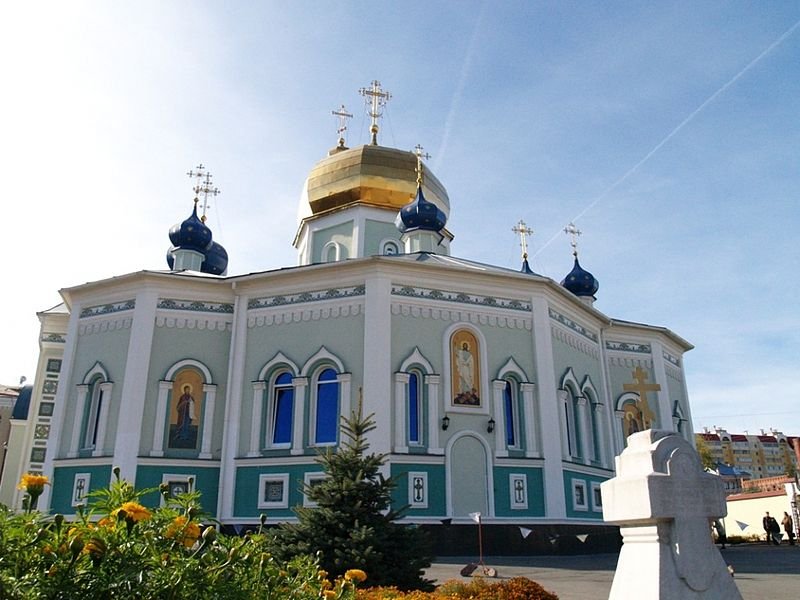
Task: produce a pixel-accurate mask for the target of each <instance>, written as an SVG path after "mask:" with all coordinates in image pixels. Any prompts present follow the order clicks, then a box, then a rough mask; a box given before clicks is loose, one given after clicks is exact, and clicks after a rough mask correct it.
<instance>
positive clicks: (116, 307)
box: [80, 299, 136, 319]
mask: <svg viewBox="0 0 800 600" xmlns="http://www.w3.org/2000/svg"><path fill="white" fill-rule="evenodd" d="M134 308H136V300H134V299H131V300H123V301H122V302H112V303H110V304H101V305H99V306H87V307H86V308H84V309H83V310H81V314H80V318H81V319H85V318H87V317H97V316H100V315H108V314H111V313H117V312H123V311H126V310H133V309H134Z"/></svg>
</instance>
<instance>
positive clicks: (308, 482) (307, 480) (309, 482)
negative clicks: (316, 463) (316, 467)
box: [303, 471, 327, 507]
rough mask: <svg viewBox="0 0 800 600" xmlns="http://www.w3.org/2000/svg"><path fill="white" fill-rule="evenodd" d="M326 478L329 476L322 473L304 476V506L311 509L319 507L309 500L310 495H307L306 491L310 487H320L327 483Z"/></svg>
mask: <svg viewBox="0 0 800 600" xmlns="http://www.w3.org/2000/svg"><path fill="white" fill-rule="evenodd" d="M326 477H327V476H326V475H325V473H324V472H322V471H317V472H313V473H306V474H305V475H304V476H303V483H304V484H305V485H304V486H303V506H310V507H314V506H317V503H316V502H314V501H313V500H311V499H309V497H308V494H306V490H307V489H308V488H310V487H311V488H313V487H314V486H315V485H319V484H320V483H322V482H323V481H325V478H326Z"/></svg>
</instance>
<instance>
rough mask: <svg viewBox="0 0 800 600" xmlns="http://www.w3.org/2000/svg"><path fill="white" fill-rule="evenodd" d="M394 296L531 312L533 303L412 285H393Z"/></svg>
mask: <svg viewBox="0 0 800 600" xmlns="http://www.w3.org/2000/svg"><path fill="white" fill-rule="evenodd" d="M392 295H393V296H406V297H409V298H421V299H423V300H441V301H444V302H458V303H460V304H473V305H478V306H489V307H492V308H507V309H510V310H519V311H526V312H530V310H531V303H530V302H526V301H524V300H516V299H512V298H499V297H496V296H482V295H479V294H466V293H464V292H449V291H445V290H436V289H429V288H422V287H416V286H410V285H392Z"/></svg>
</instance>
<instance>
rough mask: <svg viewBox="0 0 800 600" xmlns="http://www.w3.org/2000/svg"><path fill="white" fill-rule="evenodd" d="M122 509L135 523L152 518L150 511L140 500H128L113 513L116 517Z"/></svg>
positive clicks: (129, 519) (126, 516) (127, 517)
mask: <svg viewBox="0 0 800 600" xmlns="http://www.w3.org/2000/svg"><path fill="white" fill-rule="evenodd" d="M120 511H123V512H124V513H125V518H126V519H127V520H128V521H133V522H134V523H138V522H139V521H146V520H147V519H149V518H150V511H149V510H147V509H146V508H145V507H144V506H142V505H141V504H139V503H138V502H126V503H125V504H123V505H122V506H120V507H119V508H118V509H116V510H115V511H114V512H112V513H111V514H112V515H113V516H115V517H116V516H117V515H118V514H119V512H120Z"/></svg>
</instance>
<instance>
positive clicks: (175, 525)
mask: <svg viewBox="0 0 800 600" xmlns="http://www.w3.org/2000/svg"><path fill="white" fill-rule="evenodd" d="M164 537H167V538H170V539H173V538H174V539H176V540H177V541H179V542H180V543H181V544H183V545H184V546H186V547H187V548H191V547H192V546H194V543H195V542H196V541H197V538H199V537H200V526H199V525H198V524H197V523H194V522H189V523H187V518H186V517H183V516H181V517H175V518H174V519H173V520H172V523H170V524H169V526H168V527H167V530H166V531H165V532H164Z"/></svg>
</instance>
